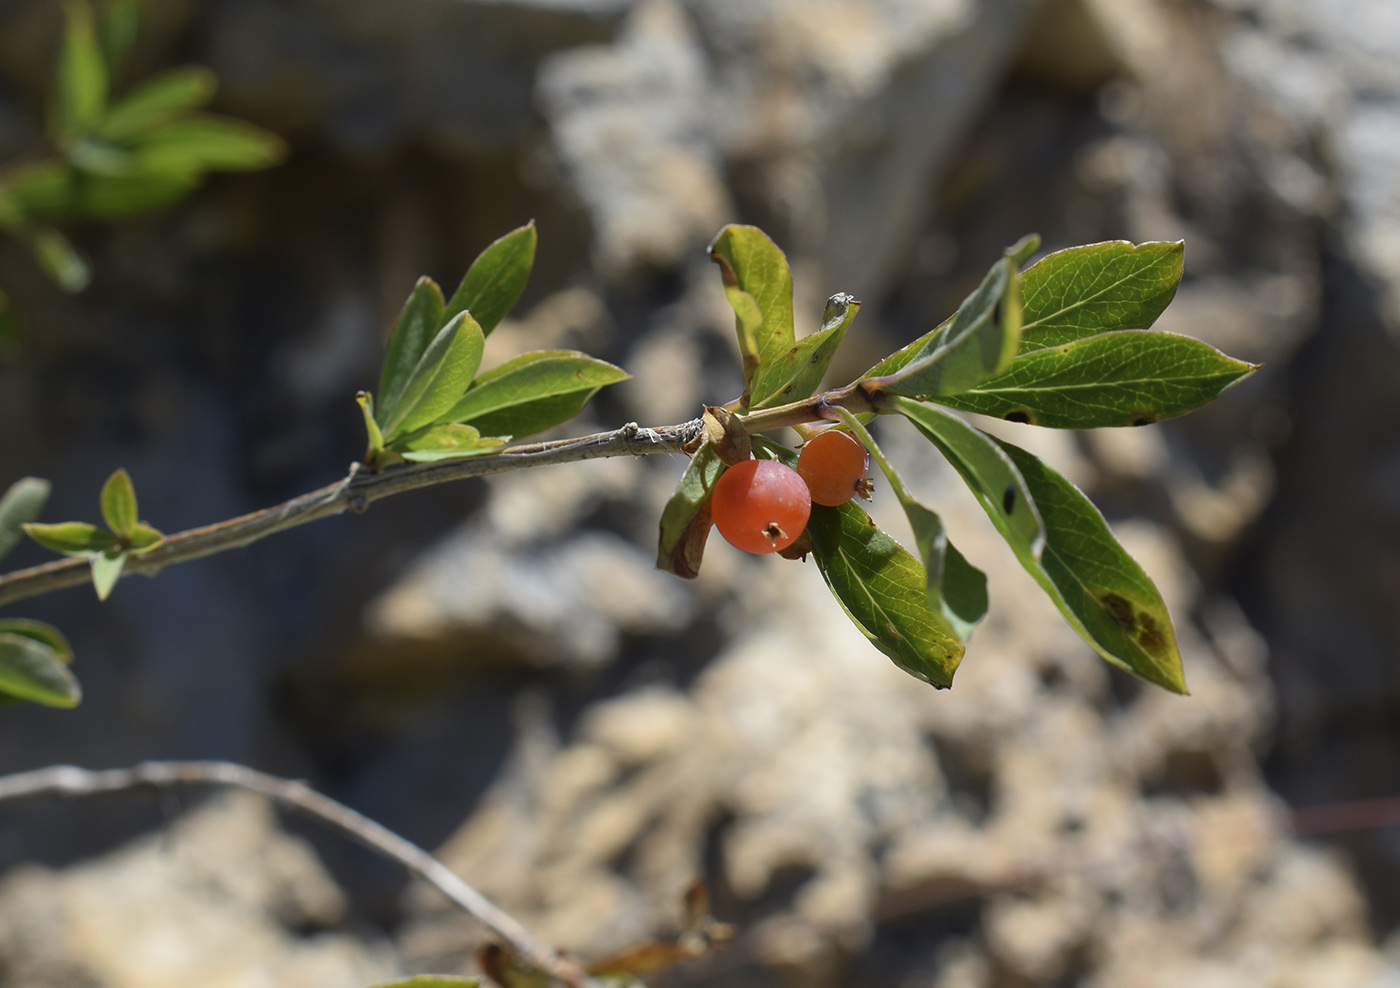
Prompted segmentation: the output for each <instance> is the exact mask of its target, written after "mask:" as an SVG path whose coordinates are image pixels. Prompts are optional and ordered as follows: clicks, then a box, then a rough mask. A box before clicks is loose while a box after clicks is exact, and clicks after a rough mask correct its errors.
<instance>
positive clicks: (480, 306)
mask: <svg viewBox="0 0 1400 988" xmlns="http://www.w3.org/2000/svg"><path fill="white" fill-rule="evenodd" d="M537 239H538V237H537V235H536V233H535V221H534V220H531V221H530V222H529V223H526V224H525V225H524V226H522V227H517V228H516V229H514V230H512V231H510V233H507V234H506V235H505V236H503V237H501V238H499V239H498V240H496V241H494V242H493V243H492V244H491V245H490V246H489V247H487V248H486V249H485V250H483V251H482V252H481V253H480V254H478V255H477V258H476V260H475V261H473V262H472V266H471V267H470V268H468V269H467V273H466V274H465V275H464V276H463V277H462V283H461V284H459V285H458V286H457V290H456V291H455V292H453V293H452V298H451V299H449V300H448V302H447V307H446V309H445V310H444V311H443V314H442V318H443V320H444V321H446V320H448V319H451V318H452V317H453V316H455V315H456V314H457V313H459V312H462V311H464V310H465V311H467V312H470V313H471V314H472V318H473V319H475V320H476V322H477V325H478V326H480V327H481V332H482V333H483V334H486V335H489V334H490V332H491V330H493V329H495V328H496V326H497V325H498V324H499V323H500V321H501V320H502V319H504V318H505V317H506V313H507V312H509V311H510V310H511V307H512V306H514V305H515V303H516V302H517V301H518V300H519V298H520V293H521V292H523V291H524V290H525V283H526V282H527V281H529V280H530V269H531V268H533V267H534V266H535V243H536V241H537Z"/></svg>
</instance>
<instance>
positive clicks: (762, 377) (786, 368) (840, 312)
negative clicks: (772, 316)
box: [750, 293, 860, 408]
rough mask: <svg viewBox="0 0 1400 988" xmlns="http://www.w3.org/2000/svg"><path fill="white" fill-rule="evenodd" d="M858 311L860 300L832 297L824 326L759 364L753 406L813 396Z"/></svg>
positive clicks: (760, 406)
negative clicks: (763, 363)
mask: <svg viewBox="0 0 1400 988" xmlns="http://www.w3.org/2000/svg"><path fill="white" fill-rule="evenodd" d="M859 311H860V303H859V302H857V301H856V300H855V299H854V298H852V297H851V296H849V295H846V294H845V293H838V294H836V295H833V296H831V298H830V299H828V300H827V303H826V311H825V312H824V313H823V314H822V325H821V329H819V330H818V331H817V332H815V333H813V334H812V335H811V336H805V337H803V338H802V339H800V340H798V341H797V342H796V343H795V344H794V345H793V346H792V348H791V349H790V350H788V351H787V352H786V353H782V354H779V355H778V357H777V358H776V359H774V360H773V361H772V362H771V363H769V364H768V365H766V366H763V365H760V366H759V368H758V375H757V377H756V378H755V381H754V385H753V394H752V395H751V399H750V400H751V403H752V406H753V407H754V408H768V407H771V406H776V405H785V404H787V403H788V402H792V401H801V400H802V399H803V398H810V397H811V396H812V394H813V393H815V392H816V390H817V387H818V386H819V385H820V384H821V383H822V377H823V376H824V375H825V374H826V369H827V368H828V367H829V366H831V358H832V357H833V356H835V355H836V348H837V347H839V346H840V345H841V340H842V338H843V337H844V336H845V335H846V330H847V329H849V328H850V325H851V322H852V320H854V319H855V317H856V313H857V312H859Z"/></svg>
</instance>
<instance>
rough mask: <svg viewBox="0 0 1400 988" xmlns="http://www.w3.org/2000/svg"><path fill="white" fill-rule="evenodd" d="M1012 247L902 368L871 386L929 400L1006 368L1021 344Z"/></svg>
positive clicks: (1017, 292)
mask: <svg viewBox="0 0 1400 988" xmlns="http://www.w3.org/2000/svg"><path fill="white" fill-rule="evenodd" d="M1018 246H1019V245H1018ZM1016 249H1017V248H1011V250H1010V251H1008V252H1007V253H1006V254H1005V255H1003V257H1002V258H1001V260H999V261H997V263H996V264H994V265H992V269H991V270H990V271H988V272H987V276H986V277H985V278H983V279H982V284H981V285H979V286H978V287H977V290H976V291H974V292H973V293H972V294H971V295H969V296H968V297H967V298H966V299H964V300H963V303H962V305H960V306H958V311H957V312H956V313H954V315H953V318H952V319H951V320H949V321H948V322H947V323H946V324H945V325H944V326H943V327H942V328H941V329H940V330H939V331H938V332H937V333H936V334H934V336H933V337H932V339H930V340H929V341H928V343H927V344H925V346H924V348H923V350H922V351H920V352H919V353H918V354H916V355H915V356H914V358H913V359H912V360H910V361H909V362H908V364H907V365H906V366H904V367H902V368H901V369H900V370H898V371H896V372H894V373H893V374H890V375H888V376H887V377H882V378H877V379H876V380H875V381H872V382H871V383H876V381H878V383H879V388H880V390H881V391H884V392H885V393H887V394H901V395H911V396H914V397H920V398H930V397H934V396H936V395H951V394H957V393H958V392H960V391H966V390H968V389H969V388H974V387H976V386H977V385H979V384H981V383H982V382H983V381H986V380H988V379H989V378H993V377H996V376H997V375H998V374H1000V373H1002V372H1003V371H1004V370H1006V368H1007V367H1009V366H1011V362H1012V361H1013V360H1015V359H1016V351H1017V349H1018V347H1019V346H1020V340H1021V305H1020V289H1019V285H1018V282H1019V276H1018V275H1017V273H1016V264H1015V261H1014V255H1013V253H1012V252H1013V251H1015V250H1016Z"/></svg>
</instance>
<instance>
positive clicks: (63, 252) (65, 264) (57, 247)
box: [29, 226, 92, 292]
mask: <svg viewBox="0 0 1400 988" xmlns="http://www.w3.org/2000/svg"><path fill="white" fill-rule="evenodd" d="M29 247H30V249H31V250H32V251H33V252H34V259H35V260H36V261H38V262H39V267H41V268H43V269H44V273H45V274H47V275H48V276H49V277H50V278H52V279H53V280H54V283H55V284H57V285H58V286H59V287H60V288H62V289H63V290H64V291H65V292H80V291H82V290H83V289H84V288H86V287H87V286H88V282H89V281H91V280H92V273H91V272H90V271H89V270H88V266H87V262H86V261H84V260H83V258H82V255H81V254H79V253H78V252H77V251H76V250H74V249H73V245H72V244H70V243H69V242H68V238H67V237H65V236H64V235H63V234H61V233H59V232H58V231H57V230H55V229H54V228H53V227H51V226H41V227H38V228H36V229H35V230H34V232H33V234H32V235H31V236H30V240H29Z"/></svg>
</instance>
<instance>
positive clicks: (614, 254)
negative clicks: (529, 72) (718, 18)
mask: <svg viewBox="0 0 1400 988" xmlns="http://www.w3.org/2000/svg"><path fill="white" fill-rule="evenodd" d="M539 92H540V103H541V106H542V108H543V110H544V114H545V116H546V118H547V119H548V120H549V122H550V132H551V137H552V141H553V146H554V149H555V153H556V154H557V155H558V157H559V159H560V162H561V165H562V167H563V169H564V172H565V177H566V180H567V181H568V182H569V184H570V185H571V187H572V188H573V189H574V191H575V192H576V193H577V195H578V196H579V198H580V199H581V200H582V201H583V204H584V206H585V207H586V208H587V210H588V213H589V216H590V218H591V219H592V221H593V227H594V234H593V235H594V251H595V258H594V262H595V264H596V265H597V266H598V267H599V269H601V270H602V271H603V272H604V273H605V274H610V275H613V276H614V277H616V276H619V275H624V274H627V273H631V272H633V271H636V270H637V269H642V270H645V269H647V268H651V269H662V270H665V269H669V268H673V267H676V266H678V265H679V264H680V263H681V261H682V260H683V259H684V258H685V257H686V255H687V254H688V253H689V252H690V251H692V250H695V249H697V248H699V247H701V246H703V245H704V244H705V243H706V241H707V240H708V239H709V238H711V237H713V236H714V233H715V231H716V230H718V229H719V227H720V226H721V225H722V224H723V223H724V221H725V220H726V219H728V218H729V217H730V216H731V215H732V206H731V205H730V203H729V195H728V192H727V191H726V189H725V187H724V181H723V179H722V177H721V175H720V162H719V160H718V155H717V154H716V153H715V148H714V145H713V142H712V141H711V140H709V139H708V134H707V132H706V127H705V123H706V120H705V108H706V106H707V105H709V100H710V99H711V97H712V86H711V84H710V82H709V80H708V79H707V65H706V62H705V55H704V51H703V49H702V48H701V47H700V43H699V39H698V38H696V37H695V35H694V32H693V30H692V29H691V27H690V25H689V24H688V22H687V20H686V17H685V15H684V14H683V13H682V12H681V10H680V9H679V8H678V7H677V6H676V5H675V4H673V3H671V2H670V0H645V2H642V3H640V4H638V5H637V7H636V8H635V9H634V10H633V12H632V14H631V16H630V18H629V19H628V22H627V24H626V27H625V29H624V30H623V32H622V34H621V36H620V37H619V38H618V40H617V42H616V43H615V44H613V45H612V46H611V47H603V46H598V47H591V48H574V49H570V50H569V51H566V52H562V53H560V54H557V55H554V56H553V57H551V58H550V59H549V60H548V61H547V62H546V63H545V64H544V65H543V66H542V67H541V70H540V81H539Z"/></svg>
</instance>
